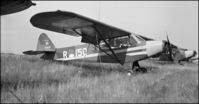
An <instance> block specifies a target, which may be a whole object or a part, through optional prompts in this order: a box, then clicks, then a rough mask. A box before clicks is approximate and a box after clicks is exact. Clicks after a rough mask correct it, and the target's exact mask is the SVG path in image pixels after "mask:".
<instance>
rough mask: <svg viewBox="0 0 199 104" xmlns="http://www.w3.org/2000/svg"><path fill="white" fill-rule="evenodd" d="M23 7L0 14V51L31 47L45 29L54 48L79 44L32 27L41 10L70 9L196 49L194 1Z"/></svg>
mask: <svg viewBox="0 0 199 104" xmlns="http://www.w3.org/2000/svg"><path fill="white" fill-rule="evenodd" d="M33 2H34V3H36V6H32V7H30V8H28V9H26V10H24V11H21V12H17V13H13V14H9V15H3V16H1V52H4V53H15V54H22V52H23V51H27V50H35V49H36V46H37V41H38V37H39V35H40V34H41V33H46V34H47V35H48V36H49V38H50V39H51V41H52V42H53V43H54V45H55V47H56V48H61V47H67V46H73V45H79V44H82V43H81V42H80V40H81V38H80V37H79V38H77V37H72V36H69V35H66V34H61V33H56V32H52V31H48V30H43V29H39V28H36V27H34V26H33V25H32V24H31V23H30V18H31V17H32V16H33V15H35V14H37V13H41V12H47V11H56V10H63V11H70V12H74V13H78V14H81V15H83V16H86V17H89V18H92V19H95V20H98V21H101V22H104V23H106V24H109V25H112V26H115V27H118V28H121V29H124V30H127V31H129V32H133V33H137V34H141V35H143V36H146V37H150V38H153V39H156V40H166V32H167V33H168V36H169V39H170V42H171V43H173V44H175V45H177V46H179V47H181V48H186V49H189V50H196V51H197V53H198V1H33Z"/></svg>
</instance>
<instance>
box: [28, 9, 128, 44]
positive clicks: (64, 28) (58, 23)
mask: <svg viewBox="0 0 199 104" xmlns="http://www.w3.org/2000/svg"><path fill="white" fill-rule="evenodd" d="M30 22H31V23H32V25H33V26H35V27H38V28H41V29H46V30H50V31H54V32H58V33H63V34H67V35H71V36H82V42H84V43H91V44H96V43H97V41H99V40H105V39H110V38H116V37H121V36H128V35H130V34H131V33H130V32H128V31H125V30H122V29H119V28H116V27H113V26H110V25H107V24H104V23H102V22H99V21H96V20H93V19H90V18H87V17H84V16H82V15H79V14H76V13H72V12H68V11H67V12H66V11H60V10H58V11H53V12H43V13H38V14H36V15H34V16H32V18H31V20H30Z"/></svg>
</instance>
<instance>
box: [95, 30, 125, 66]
mask: <svg viewBox="0 0 199 104" xmlns="http://www.w3.org/2000/svg"><path fill="white" fill-rule="evenodd" d="M93 28H94V29H95V30H96V31H97V33H98V34H99V36H100V37H101V38H102V40H103V41H104V42H105V44H106V45H107V46H108V48H109V50H110V51H111V52H112V54H113V55H114V57H115V60H116V61H117V62H118V63H120V64H121V65H122V62H121V61H120V60H119V58H118V57H117V56H116V54H115V52H114V51H113V50H112V49H111V47H110V45H109V44H108V43H107V42H106V40H105V39H104V37H103V36H102V35H101V33H100V32H99V31H98V29H97V28H96V27H94V26H93ZM109 56H110V55H109Z"/></svg>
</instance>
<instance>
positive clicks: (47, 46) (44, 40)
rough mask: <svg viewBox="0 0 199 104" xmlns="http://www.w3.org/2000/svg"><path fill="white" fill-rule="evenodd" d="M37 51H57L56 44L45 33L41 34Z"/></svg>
mask: <svg viewBox="0 0 199 104" xmlns="http://www.w3.org/2000/svg"><path fill="white" fill-rule="evenodd" d="M37 51H55V45H54V44H53V43H52V41H51V40H50V38H49V37H48V36H47V35H46V34H45V33H42V34H41V35H40V36H39V39H38V43H37Z"/></svg>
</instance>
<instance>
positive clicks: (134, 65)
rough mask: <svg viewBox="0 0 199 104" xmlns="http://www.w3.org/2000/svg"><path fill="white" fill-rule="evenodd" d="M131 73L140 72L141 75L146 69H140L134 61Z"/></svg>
mask: <svg viewBox="0 0 199 104" xmlns="http://www.w3.org/2000/svg"><path fill="white" fill-rule="evenodd" d="M132 64H133V65H132V71H133V72H142V73H145V72H147V69H146V68H143V67H140V65H139V63H138V61H135V62H133V63H132Z"/></svg>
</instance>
